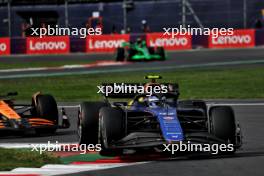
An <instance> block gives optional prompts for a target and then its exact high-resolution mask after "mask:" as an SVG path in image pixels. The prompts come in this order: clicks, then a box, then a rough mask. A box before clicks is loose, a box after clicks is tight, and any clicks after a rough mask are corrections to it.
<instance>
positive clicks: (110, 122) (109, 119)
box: [99, 107, 125, 155]
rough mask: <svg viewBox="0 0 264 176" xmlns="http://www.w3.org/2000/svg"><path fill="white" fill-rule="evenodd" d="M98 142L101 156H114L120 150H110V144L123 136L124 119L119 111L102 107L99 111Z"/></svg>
mask: <svg viewBox="0 0 264 176" xmlns="http://www.w3.org/2000/svg"><path fill="white" fill-rule="evenodd" d="M99 118H100V122H99V123H100V124H99V125H100V127H99V131H100V140H101V145H102V151H101V154H103V155H111V154H112V155H116V154H117V153H120V150H117V149H111V144H112V143H113V142H115V141H118V140H120V139H122V138H123V137H124V136H125V119H124V114H123V111H122V110H121V109H118V108H111V107H104V108H102V109H101V110H100V113H99Z"/></svg>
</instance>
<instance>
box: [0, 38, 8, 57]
mask: <svg viewBox="0 0 264 176" xmlns="http://www.w3.org/2000/svg"><path fill="white" fill-rule="evenodd" d="M9 54H10V38H8V37H4V38H0V55H9Z"/></svg>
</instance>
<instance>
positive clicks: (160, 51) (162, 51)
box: [156, 47, 166, 60]
mask: <svg viewBox="0 0 264 176" xmlns="http://www.w3.org/2000/svg"><path fill="white" fill-rule="evenodd" d="M156 53H157V55H159V56H160V57H161V59H160V60H165V59H166V56H165V51H164V48H163V47H157V51H156Z"/></svg>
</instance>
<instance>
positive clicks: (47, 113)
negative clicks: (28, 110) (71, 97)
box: [35, 95, 59, 134]
mask: <svg viewBox="0 0 264 176" xmlns="http://www.w3.org/2000/svg"><path fill="white" fill-rule="evenodd" d="M36 102H37V104H36V105H35V110H36V114H37V117H40V118H43V119H47V120H50V121H53V123H54V126H53V127H47V128H36V129H35V131H36V133H37V134H50V133H51V134H52V133H55V132H56V130H57V127H58V122H59V114H58V106H57V103H56V100H55V99H54V97H53V96H52V95H38V96H37V100H36Z"/></svg>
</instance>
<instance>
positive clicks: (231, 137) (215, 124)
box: [209, 106, 236, 154]
mask: <svg viewBox="0 0 264 176" xmlns="http://www.w3.org/2000/svg"><path fill="white" fill-rule="evenodd" d="M209 119H210V129H211V134H213V135H215V136H216V137H218V138H220V139H222V140H225V141H226V142H227V143H231V144H233V145H235V144H236V140H235V139H236V121H235V115H234V111H233V109H232V108H231V107H229V106H216V107H212V108H211V109H210V111H209ZM234 152H235V148H234V150H233V151H228V152H223V153H225V154H232V153H234Z"/></svg>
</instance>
